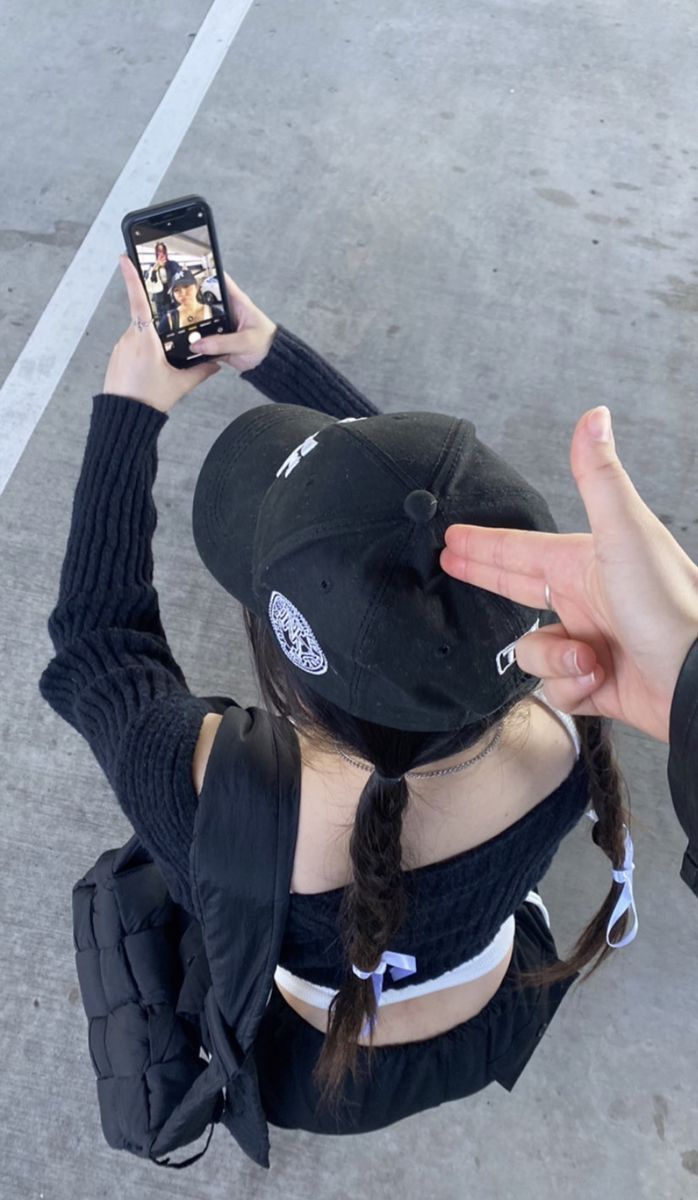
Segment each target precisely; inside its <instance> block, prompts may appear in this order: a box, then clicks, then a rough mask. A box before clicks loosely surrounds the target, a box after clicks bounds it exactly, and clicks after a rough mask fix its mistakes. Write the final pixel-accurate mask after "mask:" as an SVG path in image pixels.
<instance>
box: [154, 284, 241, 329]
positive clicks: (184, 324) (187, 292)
mask: <svg viewBox="0 0 698 1200" xmlns="http://www.w3.org/2000/svg"><path fill="white" fill-rule="evenodd" d="M170 295H171V297H172V300H173V302H174V304H175V306H176V307H174V308H170V309H168V310H167V312H165V313H164V314H163V316H162V318H161V319H160V321H159V322H158V326H157V329H158V333H161V334H167V333H178V332H179V331H180V330H182V329H189V328H192V327H195V326H196V325H198V324H200V323H201V322H202V321H211V320H215V319H218V318H224V317H225V310H224V308H223V305H222V304H204V303H203V302H202V301H201V299H200V294H199V286H198V284H197V282H196V279H195V278H194V276H193V275H192V273H191V271H186V270H184V271H179V272H178V273H177V274H176V275H175V276H174V278H173V280H172V283H171V286H170Z"/></svg>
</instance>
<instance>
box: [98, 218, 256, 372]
mask: <svg viewBox="0 0 698 1200" xmlns="http://www.w3.org/2000/svg"><path fill="white" fill-rule="evenodd" d="M121 232H122V233H123V235H124V242H125V243H126V250H127V252H128V256H129V258H130V259H131V262H132V263H133V264H134V266H135V267H136V268H137V269H138V272H139V274H140V276H141V279H142V281H143V287H144V289H145V292H146V295H147V297H148V302H149V304H150V309H151V312H152V314H153V320H154V322H155V330H156V332H157V334H158V335H159V337H160V340H161V341H162V344H163V348H164V351H165V357H166V358H167V361H168V362H169V363H171V364H172V366H173V367H193V366H194V364H195V363H197V362H200V361H201V355H200V354H197V352H196V343H197V342H198V341H199V339H200V338H202V337H206V336H207V334H213V333H234V332H235V330H236V329H237V325H236V323H235V319H234V317H233V316H232V314H231V311H230V305H229V302H228V295H227V291H226V287H225V278H224V276H223V266H222V262H221V256H220V250H219V247H218V238H217V237H216V229H215V226H214V223H213V214H212V213H211V209H210V207H209V205H208V204H207V203H206V201H205V200H204V198H203V196H180V197H179V198H178V199H176V200H167V201H163V202H162V203H161V204H153V205H151V206H150V207H148V208H140V209H137V210H135V211H134V212H130V213H127V214H126V216H125V217H124V219H123V221H122V222H121ZM215 357H217V356H216V355H210V354H207V355H206V358H215Z"/></svg>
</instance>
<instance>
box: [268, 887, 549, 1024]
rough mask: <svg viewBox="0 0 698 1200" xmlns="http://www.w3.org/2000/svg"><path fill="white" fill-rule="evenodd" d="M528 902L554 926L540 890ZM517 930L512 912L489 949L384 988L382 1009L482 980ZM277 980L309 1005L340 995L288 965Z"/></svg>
mask: <svg viewBox="0 0 698 1200" xmlns="http://www.w3.org/2000/svg"><path fill="white" fill-rule="evenodd" d="M525 902H529V903H531V904H537V905H538V907H539V908H540V909H541V911H542V913H543V916H544V917H545V921H546V924H547V926H548V929H550V917H549V915H548V910H547V908H546V907H545V905H544V903H543V901H542V900H541V898H540V896H539V895H538V894H537V893H536V892H529V893H528V895H527V896H526V901H525ZM515 929H516V920H515V917H514V914H513V913H512V915H511V916H510V917H507V919H506V921H505V922H504V924H503V925H502V926H501V927H500V929H499V932H498V933H497V935H496V936H495V937H494V938H493V939H492V941H491V942H490V944H489V946H485V949H484V950H482V951H481V952H480V954H477V955H476V956H475V958H469V959H468V961H467V962H464V963H461V965H460V966H459V967H454V969H453V970H452V971H446V972H445V974H443V975H439V976H438V978H436V979H427V980H426V982H425V983H415V984H412V985H411V986H409V987H404V988H400V989H399V990H397V989H395V988H388V990H387V991H386V990H385V988H384V990H383V991H382V993H381V998H380V1006H381V1008H382V1007H383V1005H384V1004H397V1003H398V1001H399V1000H411V999H413V997H415V996H426V995H427V993H428V992H440V991H442V990H443V988H448V987H455V986H456V984H459V983H467V982H468V981H469V980H471V979H479V978H480V976H481V975H486V974H487V972H488V971H492V970H493V969H494V968H495V967H496V966H497V964H498V963H500V962H501V961H502V959H503V958H505V957H506V955H507V954H508V952H509V950H510V949H511V945H512V943H513V941H514V933H515ZM274 979H275V980H276V982H277V983H278V984H281V986H282V987H284V988H286V990H287V991H288V992H291V994H292V995H293V996H297V997H298V999H299V1000H305V1001H306V1002H307V1003H308V1004H314V1005H315V1006H316V1007H317V1008H324V1009H328V1008H329V1007H330V1002H331V1000H332V998H333V997H334V996H336V995H337V992H336V991H335V989H334V988H329V987H323V986H322V985H321V984H319V983H309V981H308V980H307V979H301V978H300V976H299V975H293V974H292V973H291V972H290V971H287V970H286V968H285V967H281V966H277V968H276V970H275V972H274Z"/></svg>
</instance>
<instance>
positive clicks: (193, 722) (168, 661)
mask: <svg viewBox="0 0 698 1200" xmlns="http://www.w3.org/2000/svg"><path fill="white" fill-rule="evenodd" d="M167 420H168V417H167V415H166V414H163V413H159V412H157V411H156V410H155V409H154V408H151V407H150V406H149V405H146V404H142V403H140V401H137V400H130V399H127V398H126V397H123V396H108V395H103V394H100V395H98V396H95V397H94V398H93V409H92V417H91V422H90V428H89V432H88V436H87V444H86V448H85V455H84V461H83V466H82V472H81V474H80V478H79V481H78V484H77V488H76V491H75V498H74V501H73V512H72V522H71V528H70V533H69V537H68V544H67V549H66V554H65V559H64V562H63V567H62V570H61V578H60V588H59V596H58V602H57V604H56V606H55V608H54V609H53V612H52V613H51V615H50V617H49V620H48V632H49V636H50V638H51V641H52V643H53V646H54V649H55V651H56V654H55V657H54V658H53V659H52V660H51V662H50V663H49V664H48V666H47V667H46V669H45V671H44V672H43V674H42V675H41V678H40V680H39V691H40V693H41V695H42V697H43V698H44V700H46V701H47V703H48V704H50V705H51V708H53V709H54V711H55V712H56V713H58V715H59V716H61V717H63V719H64V720H65V721H67V722H68V724H70V725H72V726H73V728H74V729H76V730H77V732H78V733H80V734H82V736H83V737H84V738H85V739H86V741H87V742H88V744H89V746H90V748H91V750H92V752H93V754H94V756H95V758H96V759H97V762H98V763H99V765H100V766H101V768H102V770H103V771H104V774H105V775H106V777H107V780H108V781H109V783H110V785H111V787H112V788H113V790H114V794H115V795H116V798H117V800H118V801H119V804H120V805H121V808H122V809H123V811H124V813H125V814H126V816H127V817H128V819H129V821H130V822H131V824H132V826H133V829H134V831H135V832H136V833H137V834H138V836H139V837H140V838H141V840H142V841H143V844H144V845H145V846H146V847H147V849H148V850H149V852H150V853H151V854H152V856H153V858H154V859H155V861H156V862H157V863H158V866H159V867H160V868H161V870H162V872H163V875H164V876H165V879H166V882H167V884H168V887H169V888H170V891H171V892H172V895H173V896H174V898H175V899H176V900H177V901H178V902H179V903H181V904H186V907H187V908H190V906H191V900H190V897H189V893H188V878H189V870H188V863H189V848H190V845H191V840H192V834H193V827H194V817H195V813H196V807H197V795H196V789H195V788H194V782H193V776H192V764H193V758H194V748H195V746H196V742H197V739H198V736H199V733H200V731H201V723H202V721H203V718H204V716H205V715H206V713H208V712H211V711H213V706H212V705H211V704H210V703H209V702H208V701H207V700H204V699H201V698H200V697H198V696H194V695H192V693H191V692H190V691H189V688H188V687H187V683H186V680H185V678H184V675H183V674H182V671H181V670H180V668H179V666H178V665H177V663H176V662H175V660H174V658H173V656H172V652H171V650H170V648H169V646H168V644H167V639H166V637H165V632H164V630H163V627H162V623H161V620H160V611H159V606H158V597H157V592H156V591H155V588H154V587H153V582H152V580H153V555H152V538H153V533H154V531H155V527H156V524H157V514H156V510H155V504H154V502H153V497H152V488H153V483H154V480H155V475H156V471H157V446H156V441H157V435H158V433H159V432H160V430H161V428H162V426H163V425H164V424H165V421H167Z"/></svg>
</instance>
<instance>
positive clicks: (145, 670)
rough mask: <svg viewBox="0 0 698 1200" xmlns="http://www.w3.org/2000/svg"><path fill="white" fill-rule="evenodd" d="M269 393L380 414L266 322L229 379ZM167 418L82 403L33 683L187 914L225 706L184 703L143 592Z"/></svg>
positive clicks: (118, 405) (334, 410) (134, 405)
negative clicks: (87, 412) (77, 467)
mask: <svg viewBox="0 0 698 1200" xmlns="http://www.w3.org/2000/svg"><path fill="white" fill-rule="evenodd" d="M241 378H243V379H244V380H245V381H246V382H249V383H251V384H252V385H253V387H255V388H257V390H258V391H260V392H262V394H263V395H265V396H267V397H268V398H269V399H271V400H274V401H276V402H277V403H281V404H302V405H305V406H306V407H309V408H316V409H317V410H318V411H322V412H327V413H330V414H332V415H336V416H338V417H345V416H371V415H373V414H374V413H377V412H378V411H379V410H378V409H377V408H376V407H375V406H374V405H373V404H371V402H370V401H368V400H366V399H365V397H363V396H362V395H361V393H360V392H358V391H357V390H356V388H354V387H352V385H351V384H350V383H349V381H348V380H347V379H345V378H344V376H343V375H341V374H340V373H339V372H338V371H335V370H334V368H332V367H331V366H330V365H329V364H328V363H326V362H324V360H323V359H322V358H321V357H320V356H319V355H317V354H315V352H314V351H313V350H312V349H311V348H310V347H309V346H308V345H306V343H305V342H303V341H302V340H301V339H300V338H297V337H295V336H294V335H293V334H292V333H290V332H289V331H288V330H286V329H284V328H283V327H282V326H279V327H278V329H277V332H276V334H275V337H274V341H273V343H272V346H271V348H270V350H269V353H268V354H267V356H266V358H265V360H264V362H263V363H261V364H260V366H259V367H256V368H255V369H254V370H253V371H247V372H245V373H244V374H243V375H241ZM168 420H169V417H168V416H167V414H165V413H160V412H158V411H157V410H156V409H154V408H151V407H150V405H147V404H143V403H141V401H139V400H132V399H129V398H128V397H125V396H112V395H106V394H103V393H100V394H99V395H96V396H94V397H93V408H92V416H91V421H90V427H89V431H88V435H87V442H86V446H85V454H84V461H83V466H82V471H81V474H80V478H79V480H78V484H77V487H76V490H75V497H74V501H73V511H72V521H71V527H70V533H69V536H68V544H67V548H66V553H65V559H64V562H63V567H62V570H61V577H60V587H59V595H58V601H57V603H56V606H55V608H54V609H53V611H52V613H51V615H50V617H49V620H48V632H49V636H50V638H51V641H52V643H53V647H54V650H55V652H56V653H55V657H54V658H52V659H51V661H50V662H49V664H48V666H47V667H46V669H45V671H44V672H43V674H42V675H41V678H40V680H39V691H40V693H41V695H42V697H43V698H44V700H46V702H47V703H48V704H50V705H51V708H52V709H53V710H54V712H56V713H58V715H59V716H60V717H62V718H63V719H64V720H65V721H67V722H68V724H69V725H72V726H73V728H74V729H75V730H77V732H78V733H80V734H81V735H82V736H83V737H84V738H85V739H86V741H87V742H88V744H89V746H90V748H91V750H92V752H93V754H94V756H95V758H96V759H97V762H98V763H99V765H100V766H101V768H102V770H103V771H104V774H105V775H106V778H107V780H108V781H109V783H110V785H111V787H112V789H113V791H114V793H115V795H116V798H117V800H118V802H119V804H120V806H121V808H122V809H123V811H124V813H125V814H126V816H127V817H128V819H129V821H130V822H131V824H132V826H133V829H134V831H135V833H137V834H138V836H139V838H140V839H141V841H142V842H143V844H144V845H145V846H146V848H147V849H148V851H149V852H150V854H151V855H152V857H153V859H154V860H155V861H156V862H157V864H158V866H159V867H160V869H161V870H162V873H163V875H164V877H165V880H166V882H167V885H168V887H169V889H170V891H171V893H172V895H173V897H174V898H175V899H176V900H177V901H178V902H179V903H180V904H183V905H184V906H185V907H187V908H188V909H189V911H193V909H192V906H191V896H190V891H189V852H190V849H191V842H192V837H193V830H194V819H195V815H196V809H197V804H198V798H197V795H196V789H195V787H194V781H193V775H192V769H193V758H194V750H195V747H196V742H197V740H198V737H199V734H200V732H201V724H202V721H203V718H204V717H205V716H206V714H207V713H209V712H221V709H223V710H224V709H225V707H226V706H227V705H228V704H235V701H234V700H228V698H220V697H219V698H216V699H217V700H219V701H222V704H221V703H219V704H216V703H214V704H212V703H210V702H209V700H208V699H206V698H205V697H204V698H202V697H199V696H194V695H192V693H191V692H190V690H189V688H188V686H187V682H186V679H185V678H184V675H183V674H182V671H181V670H180V668H179V666H178V664H177V663H176V662H175V660H174V658H173V656H172V652H171V650H170V647H169V646H168V644H167V638H166V636H165V631H164V629H163V627H162V623H161V620H160V610H159V605H158V597H157V592H156V591H155V588H154V587H153V554H152V539H153V534H154V532H155V528H156V525H157V512H156V509H155V504H154V501H153V495H152V491H153V484H154V481H155V476H156V473H157V461H158V460H157V437H158V434H159V432H160V430H161V429H162V427H163V425H164V424H165V422H166V421H168Z"/></svg>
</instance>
